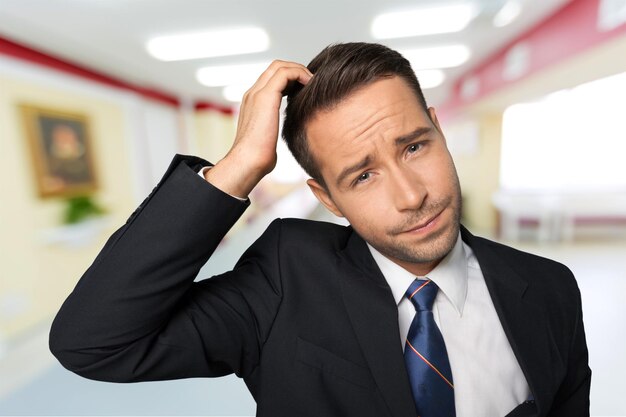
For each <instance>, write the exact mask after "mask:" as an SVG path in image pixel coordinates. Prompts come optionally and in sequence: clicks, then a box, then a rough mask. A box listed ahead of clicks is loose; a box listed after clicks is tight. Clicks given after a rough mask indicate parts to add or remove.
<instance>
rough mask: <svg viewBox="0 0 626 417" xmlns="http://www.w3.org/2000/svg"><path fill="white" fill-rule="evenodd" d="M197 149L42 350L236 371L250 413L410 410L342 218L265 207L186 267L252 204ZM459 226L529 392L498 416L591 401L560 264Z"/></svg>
mask: <svg viewBox="0 0 626 417" xmlns="http://www.w3.org/2000/svg"><path fill="white" fill-rule="evenodd" d="M208 164H209V163H208V162H207V161H205V160H203V159H201V158H198V157H193V156H183V155H176V157H175V158H174V159H173V161H172V163H171V165H170V167H169V168H168V170H167V171H166V173H165V175H164V177H163V179H162V180H161V181H160V182H159V184H158V185H157V186H156V187H155V189H154V190H153V191H152V193H151V194H150V195H149V196H148V197H147V198H146V199H145V201H144V202H143V203H142V204H141V205H140V206H139V207H138V208H137V210H135V212H133V214H132V215H131V216H130V218H129V219H128V220H127V222H126V224H125V225H123V226H122V227H121V228H119V229H118V230H117V231H116V232H115V233H114V234H113V235H112V236H111V237H110V238H109V240H108V241H107V243H106V244H105V246H104V248H103V249H102V250H101V252H100V253H99V254H98V256H97V257H96V259H95V260H94V262H93V264H92V265H91V266H90V267H89V268H88V269H87V271H86V272H85V273H84V275H83V276H82V277H81V279H80V281H79V282H78V284H77V285H76V288H75V289H74V291H73V292H72V293H71V294H70V296H69V297H68V298H67V300H66V301H65V302H64V304H63V306H62V307H61V309H60V311H59V312H58V314H57V316H56V317H55V320H54V322H53V324H52V328H51V332H50V348H51V351H52V352H53V354H54V355H55V356H56V357H57V358H58V360H59V361H60V362H61V363H62V364H63V366H65V367H66V368H67V369H69V370H71V371H73V372H75V373H77V374H78V375H82V376H84V377H86V378H90V379H96V380H102V381H114V382H135V381H148V380H166V379H177V378H189V377H211V376H220V375H226V374H229V373H233V372H234V373H236V374H237V375H238V376H240V377H242V378H244V380H245V383H246V384H247V386H248V388H249V390H250V392H251V393H252V395H253V397H254V399H255V400H256V402H257V415H258V416H271V417H280V416H286V417H287V416H288V417H294V416H311V417H320V416H341V417H347V416H359V417H368V416H371V417H382V416H393V417H416V410H415V406H414V403H413V398H412V395H411V390H410V387H409V382H408V377H407V374H406V370H405V366H404V360H403V353H402V348H401V345H400V343H399V340H400V335H399V330H398V316H397V307H396V304H395V301H394V299H393V296H392V294H391V291H390V289H389V287H388V285H387V283H386V281H385V279H384V277H383V276H382V274H381V272H380V270H379V269H378V267H377V265H376V263H375V261H374V260H373V258H372V257H371V254H370V252H369V250H368V249H367V247H366V244H365V242H364V241H363V239H362V238H361V237H360V236H359V235H357V234H356V233H355V232H354V231H353V230H352V228H351V227H344V226H338V225H335V224H330V223H323V222H313V221H308V220H298V219H284V220H281V219H277V220H275V221H274V222H273V223H272V224H271V225H270V226H269V227H268V228H267V230H266V231H265V232H264V233H263V235H262V236H261V237H260V238H259V239H258V240H257V241H256V242H255V243H254V244H253V245H252V246H251V247H250V248H248V249H247V250H246V252H245V253H244V254H243V255H242V257H241V259H240V260H239V261H238V263H237V265H236V266H235V268H234V269H233V270H232V271H229V272H226V273H224V274H221V275H218V276H215V277H212V278H211V279H206V280H202V281H198V282H194V278H195V277H196V275H197V273H198V271H199V270H200V268H201V267H202V266H203V265H204V263H205V262H206V261H207V259H208V258H209V256H210V255H211V254H212V253H213V251H214V249H215V248H216V247H217V245H218V243H219V242H220V240H221V239H222V237H223V236H224V234H225V233H226V232H227V231H228V230H229V229H230V227H231V226H232V225H233V223H234V222H235V221H236V220H237V219H238V218H239V217H240V215H241V214H242V213H243V211H244V210H245V208H246V207H247V205H248V204H249V203H248V202H247V201H246V202H241V201H238V200H236V199H234V198H232V197H230V196H228V195H227V194H225V193H223V192H222V191H220V190H219V189H217V188H215V187H213V186H212V185H210V184H209V183H207V182H206V181H204V180H203V179H202V178H200V177H199V176H198V175H197V174H196V172H197V170H198V169H199V168H200V167H201V166H203V165H208ZM462 238H463V240H464V241H465V242H466V243H467V244H468V245H470V247H471V248H472V250H473V251H474V252H475V254H476V257H477V259H478V261H479V263H480V266H481V269H482V271H483V274H484V277H485V281H486V283H487V287H488V289H489V292H490V294H491V296H492V298H493V302H494V305H495V307H496V310H497V312H498V315H499V317H500V319H501V321H502V324H503V327H504V330H505V332H506V335H507V337H508V339H509V341H510V343H511V346H512V348H513V351H514V352H515V355H516V357H517V359H518V361H519V363H520V365H521V368H522V370H523V372H524V375H525V376H526V379H527V381H528V383H529V385H530V388H531V391H532V393H533V395H534V399H535V402H534V403H533V402H529V403H526V404H523V405H520V407H518V408H517V409H516V410H515V411H513V412H512V413H511V414H510V415H511V416H553V417H557V416H564V417H565V416H567V417H577V416H588V415H589V387H590V377H591V371H590V369H589V367H588V365H587V348H586V343H585V335H584V330H583V321H582V313H581V302H580V294H579V290H578V287H577V285H576V282H575V280H574V278H573V276H572V274H571V272H570V271H569V270H568V269H567V268H566V267H564V266H563V265H561V264H559V263H556V262H554V261H550V260H548V259H544V258H540V257H537V256H534V255H530V254H527V253H523V252H520V251H517V250H515V249H512V248H509V247H506V246H503V245H500V244H497V243H494V242H491V241H488V240H485V239H482V238H478V237H474V236H472V235H471V234H470V233H469V232H468V231H467V230H466V229H464V228H463V230H462ZM486 417H488V416H486Z"/></svg>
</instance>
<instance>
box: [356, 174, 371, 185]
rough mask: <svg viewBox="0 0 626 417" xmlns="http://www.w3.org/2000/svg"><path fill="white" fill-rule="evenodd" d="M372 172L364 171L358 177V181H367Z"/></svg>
mask: <svg viewBox="0 0 626 417" xmlns="http://www.w3.org/2000/svg"><path fill="white" fill-rule="evenodd" d="M370 175H371V174H370V173H369V172H364V173H362V174H361V175H359V177H358V178H357V179H356V182H357V183H359V182H364V181H367V180H368V179H369V178H370Z"/></svg>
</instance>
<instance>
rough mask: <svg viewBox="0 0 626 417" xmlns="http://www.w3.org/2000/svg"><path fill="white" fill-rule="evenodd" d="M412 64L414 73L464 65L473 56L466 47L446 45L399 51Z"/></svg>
mask: <svg viewBox="0 0 626 417" xmlns="http://www.w3.org/2000/svg"><path fill="white" fill-rule="evenodd" d="M399 52H400V53H401V54H402V55H403V56H404V57H405V58H406V59H408V60H409V61H410V62H411V67H412V68H413V71H418V70H423V69H431V68H451V67H458V66H459V65H462V64H464V63H465V62H467V60H468V59H469V58H470V56H471V51H470V49H469V48H468V47H467V46H465V45H446V46H437V47H431V48H415V49H404V50H400V51H399Z"/></svg>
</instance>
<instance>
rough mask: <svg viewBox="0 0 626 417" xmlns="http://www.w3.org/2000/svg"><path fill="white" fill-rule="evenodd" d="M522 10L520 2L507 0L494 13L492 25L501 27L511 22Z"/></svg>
mask: <svg viewBox="0 0 626 417" xmlns="http://www.w3.org/2000/svg"><path fill="white" fill-rule="evenodd" d="M521 12H522V3H521V2H519V1H518V0H509V1H507V2H506V3H505V4H504V6H502V8H501V9H500V10H499V11H498V13H496V15H495V16H494V18H493V25H494V26H496V27H503V26H506V25H508V24H510V23H512V22H513V21H514V20H515V19H517V17H518V16H519V15H520V13H521Z"/></svg>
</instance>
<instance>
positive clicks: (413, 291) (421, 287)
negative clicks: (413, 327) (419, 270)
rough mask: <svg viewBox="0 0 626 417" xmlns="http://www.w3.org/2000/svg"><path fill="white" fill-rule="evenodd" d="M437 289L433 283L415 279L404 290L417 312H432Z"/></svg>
mask: <svg viewBox="0 0 626 417" xmlns="http://www.w3.org/2000/svg"><path fill="white" fill-rule="evenodd" d="M437 291H439V287H438V286H437V284H435V283H434V282H433V281H431V280H429V279H427V280H419V279H416V280H415V281H413V283H412V284H411V285H410V286H409V289H408V290H406V296H407V298H408V299H409V300H411V302H412V303H413V305H414V306H415V309H416V310H417V311H422V310H429V311H430V310H432V309H433V303H434V302H435V297H436V296H437Z"/></svg>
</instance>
